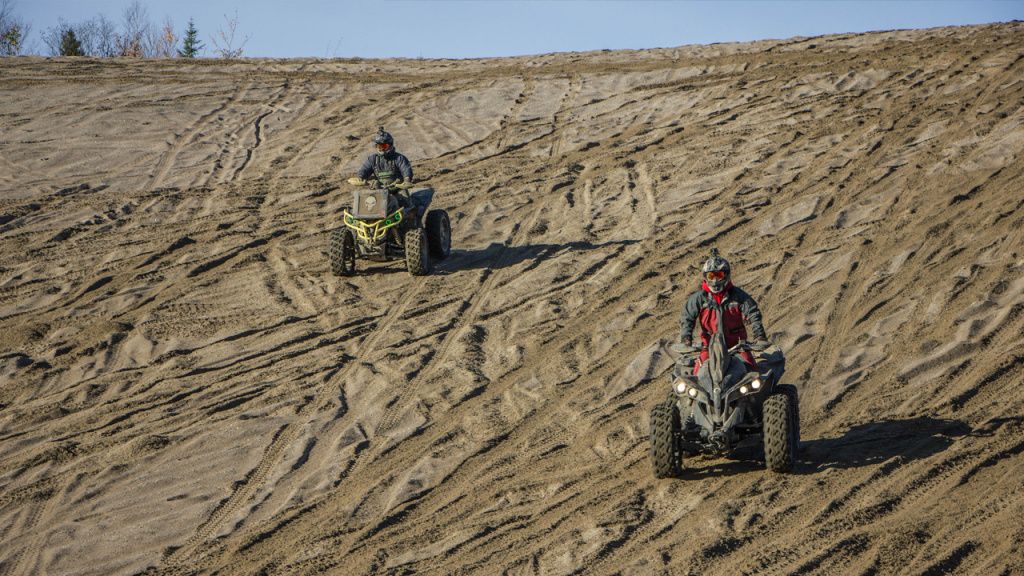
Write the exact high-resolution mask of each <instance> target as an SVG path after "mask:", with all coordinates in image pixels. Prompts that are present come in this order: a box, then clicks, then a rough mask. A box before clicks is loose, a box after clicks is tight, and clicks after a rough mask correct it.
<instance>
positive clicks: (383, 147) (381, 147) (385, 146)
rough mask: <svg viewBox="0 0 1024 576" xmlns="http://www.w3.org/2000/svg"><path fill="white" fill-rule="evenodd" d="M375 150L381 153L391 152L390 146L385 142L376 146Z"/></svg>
mask: <svg viewBox="0 0 1024 576" xmlns="http://www.w3.org/2000/svg"><path fill="white" fill-rule="evenodd" d="M377 150H380V151H381V152H387V151H388V150H391V144H388V143H387V142H381V143H379V144H377Z"/></svg>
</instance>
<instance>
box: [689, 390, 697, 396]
mask: <svg viewBox="0 0 1024 576" xmlns="http://www.w3.org/2000/svg"><path fill="white" fill-rule="evenodd" d="M696 397H697V389H696V388H690V398H696Z"/></svg>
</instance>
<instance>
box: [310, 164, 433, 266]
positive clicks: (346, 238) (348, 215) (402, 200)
mask: <svg viewBox="0 0 1024 576" xmlns="http://www.w3.org/2000/svg"><path fill="white" fill-rule="evenodd" d="M348 182H349V184H353V185H356V186H367V185H370V183H369V182H366V181H364V180H362V179H360V178H350V179H349V180H348ZM376 184H377V186H376V187H374V188H363V189H359V190H355V191H354V192H353V195H352V196H353V197H352V210H351V211H349V210H345V211H343V212H342V223H343V224H344V225H343V226H341V227H339V228H336V229H335V230H334V231H333V232H332V233H331V247H330V258H331V272H332V273H333V274H334V275H335V276H352V275H353V274H355V273H356V260H357V259H359V258H362V259H366V260H372V261H376V262H389V261H392V260H405V265H406V268H407V269H408V270H409V273H410V274H413V275H416V276H421V275H424V274H429V273H430V268H431V261H432V260H437V261H440V260H443V259H444V258H446V257H447V256H448V254H449V253H450V252H451V239H452V228H451V222H450V220H449V219H448V213H447V212H445V211H444V210H430V211H428V210H427V208H428V207H429V206H430V202H431V200H433V198H434V189H433V188H421V189H419V190H415V191H413V192H412V193H409V192H408V190H409V188H411V187H412V186H411V185H406V184H394V183H391V184H386V185H385V184H380V183H376Z"/></svg>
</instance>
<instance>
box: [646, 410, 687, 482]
mask: <svg viewBox="0 0 1024 576" xmlns="http://www.w3.org/2000/svg"><path fill="white" fill-rule="evenodd" d="M651 464H653V465H654V477H655V478H677V477H679V476H680V475H681V474H682V472H683V466H682V458H681V455H680V453H679V408H677V407H676V403H675V402H674V401H672V400H669V401H666V402H663V403H661V404H658V405H657V406H655V407H654V409H652V410H651Z"/></svg>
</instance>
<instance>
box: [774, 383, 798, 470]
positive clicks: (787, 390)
mask: <svg viewBox="0 0 1024 576" xmlns="http://www.w3.org/2000/svg"><path fill="white" fill-rule="evenodd" d="M775 389H776V390H778V391H779V392H782V393H783V394H785V395H786V396H789V401H790V404H789V405H790V407H791V409H792V410H791V415H792V416H793V431H794V432H793V436H794V440H793V446H794V450H793V456H794V457H796V456H797V455H798V454H799V453H800V396H799V394H797V391H796V386H793V385H792V384H779V385H778V386H776V387H775Z"/></svg>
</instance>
